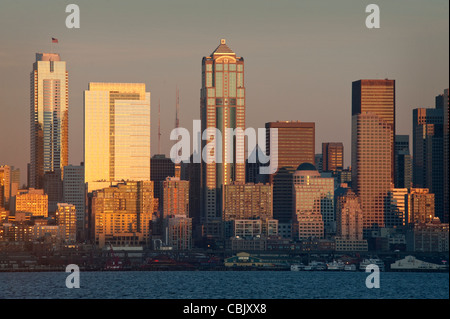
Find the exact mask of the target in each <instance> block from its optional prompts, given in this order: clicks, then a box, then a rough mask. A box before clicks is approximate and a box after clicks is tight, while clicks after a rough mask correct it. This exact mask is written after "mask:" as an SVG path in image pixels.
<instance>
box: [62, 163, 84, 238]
mask: <svg viewBox="0 0 450 319" xmlns="http://www.w3.org/2000/svg"><path fill="white" fill-rule="evenodd" d="M63 198H64V203H68V204H72V205H75V210H76V217H77V238H80V239H81V238H84V236H85V233H84V232H85V229H86V226H85V224H86V222H85V215H86V213H85V208H86V185H85V183H84V165H83V163H81V165H68V166H66V167H64V177H63Z"/></svg>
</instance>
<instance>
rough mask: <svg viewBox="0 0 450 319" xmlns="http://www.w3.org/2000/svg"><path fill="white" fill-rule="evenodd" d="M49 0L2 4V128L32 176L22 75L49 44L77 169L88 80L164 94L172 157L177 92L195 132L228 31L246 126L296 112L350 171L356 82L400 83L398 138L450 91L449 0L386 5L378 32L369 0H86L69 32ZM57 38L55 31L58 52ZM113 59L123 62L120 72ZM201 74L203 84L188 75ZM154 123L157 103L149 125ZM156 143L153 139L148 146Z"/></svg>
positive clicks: (13, 157) (10, 157) (14, 161)
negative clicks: (216, 52) (339, 149)
mask: <svg viewBox="0 0 450 319" xmlns="http://www.w3.org/2000/svg"><path fill="white" fill-rule="evenodd" d="M46 3H47V4H53V5H50V6H42V7H40V6H35V4H30V3H27V4H26V6H27V7H26V8H27V10H24V8H25V7H24V4H23V3H19V4H14V3H6V4H2V5H1V6H2V10H1V11H0V21H2V22H1V23H2V28H0V29H1V31H0V35H1V39H3V42H4V43H5V46H4V48H5V49H2V51H0V53H1V55H0V58H1V62H0V73H1V74H8V77H5V76H3V75H2V77H1V81H2V85H1V86H0V96H1V99H0V109H1V120H2V129H1V134H2V136H13V137H14V138H10V139H2V140H1V142H0V149H1V150H2V151H1V152H0V162H1V163H3V164H8V165H13V166H15V167H16V168H20V169H21V171H22V174H21V182H22V183H24V182H25V181H26V175H27V174H26V164H27V163H28V162H29V149H28V145H29V128H28V118H29V80H27V76H26V75H27V73H28V74H29V70H30V67H31V65H32V63H33V56H34V55H35V54H36V53H38V52H48V51H49V48H50V49H51V51H53V52H57V53H59V54H60V56H61V59H62V60H63V61H66V62H67V71H68V72H69V83H70V87H69V119H70V120H69V164H72V165H78V164H79V163H80V162H81V161H82V160H83V159H82V156H83V155H82V154H83V152H82V144H83V138H82V129H81V127H82V118H83V112H82V107H83V102H82V100H83V91H84V90H86V89H87V86H88V83H89V82H96V81H97V82H132V83H141V82H142V83H145V84H146V87H147V90H148V91H149V92H151V94H152V102H153V105H154V106H155V105H156V103H157V99H158V100H161V106H162V108H161V123H162V126H161V127H162V134H163V135H162V141H163V143H162V145H163V149H162V152H163V153H165V154H168V152H169V147H170V146H171V145H172V142H169V133H170V131H171V130H172V129H173V128H174V125H173V122H174V119H175V104H176V87H177V86H178V88H179V90H180V100H181V102H180V105H181V110H180V111H181V116H180V126H182V127H186V128H188V129H190V127H191V125H192V124H191V122H192V120H194V119H199V118H200V114H199V104H198V98H199V90H200V88H201V72H200V71H199V66H200V65H201V58H202V57H203V56H204V55H205V52H208V51H210V50H211V45H214V44H215V43H217V42H218V41H219V40H220V39H221V38H225V39H227V44H228V43H229V44H230V47H232V48H236V50H237V51H238V52H239V55H240V56H244V57H245V58H246V79H245V83H246V104H247V107H246V126H247V127H264V126H263V125H264V123H266V122H271V121H277V120H280V121H284V120H291V119H295V120H299V121H302V122H314V123H316V141H315V143H316V150H319V149H320V145H321V143H322V142H342V143H343V144H344V151H345V155H344V158H345V163H344V166H345V167H347V166H349V165H350V158H351V156H350V151H351V144H350V136H351V133H350V129H349V128H350V127H351V115H350V114H351V112H350V108H351V82H352V81H356V80H358V79H364V78H390V79H395V80H396V84H397V85H396V123H397V126H396V134H408V135H410V138H411V134H412V128H411V123H412V120H411V119H412V109H414V108H419V107H432V106H433V104H434V97H435V96H436V95H438V94H442V92H443V90H444V89H445V88H446V87H448V28H447V26H448V3H447V2H445V1H442V2H435V3H433V5H430V4H424V3H420V2H416V1H414V2H397V3H395V4H391V3H388V2H386V1H380V2H378V4H379V6H380V10H381V21H382V22H381V28H380V29H376V30H370V29H367V28H366V27H365V24H364V21H365V18H366V15H367V14H366V13H365V10H364V9H365V6H366V4H365V3H361V4H359V5H354V4H352V3H351V2H350V1H342V2H339V3H338V4H335V3H329V4H328V6H324V5H323V4H313V3H312V2H309V1H305V2H302V3H296V2H292V1H282V2H280V3H277V4H270V3H264V4H261V5H260V6H259V8H258V10H254V9H253V7H252V4H254V3H255V2H253V1H248V2H244V3H242V4H241V3H239V5H240V9H241V10H240V11H239V12H237V13H236V14H235V15H234V16H233V18H232V19H230V21H228V20H226V19H225V17H226V16H227V14H225V13H230V12H231V9H229V8H227V7H224V6H223V5H222V4H220V3H219V2H217V3H216V2H214V3H212V5H211V6H210V7H208V8H207V7H205V6H201V4H203V3H204V1H195V2H194V4H193V5H192V3H191V6H189V5H186V4H182V3H178V2H177V1H173V2H172V3H171V4H175V6H174V7H173V8H175V9H173V10H172V7H170V5H168V4H161V3H159V4H147V3H144V2H138V1H136V2H133V4H134V6H133V5H128V6H126V7H124V4H120V3H118V2H111V4H110V6H109V8H108V9H105V8H103V7H102V6H101V4H89V3H87V2H80V3H78V5H79V6H80V10H81V21H82V23H81V27H80V29H73V30H71V29H67V28H66V27H65V25H64V20H65V18H66V16H67V14H66V13H65V12H64V9H65V4H55V3H56V2H55V1H46ZM236 3H237V2H236ZM196 5H198V6H196ZM199 7H201V8H202V10H205V11H201V10H200V11H199V10H197V11H199V12H197V11H196V10H195V9H196V8H199ZM3 8H5V10H3ZM44 8H45V10H44ZM145 9H148V10H147V13H148V12H149V14H150V19H147V20H148V21H147V20H146V22H145V23H144V22H142V24H139V23H138V22H134V23H132V21H139V22H141V21H142V20H139V19H138V18H141V17H142V16H141V13H140V12H141V11H142V12H145V11H146V10H145ZM152 9H153V10H152ZM177 9H178V10H177ZM20 10H24V11H25V16H28V15H30V23H29V24H28V23H27V24H23V25H22V24H21V22H20V21H13V20H12V19H11V17H14V16H17V14H18V12H19V11H20ZM214 10H221V11H220V12H221V14H220V15H217V16H214V19H218V20H219V21H218V23H216V24H214V25H213V26H211V27H210V28H203V27H202V25H201V24H200V23H199V22H197V21H195V17H200V16H203V14H202V13H204V16H205V18H206V21H205V22H209V23H210V24H212V21H214V19H213V18H212V17H213V15H211V16H208V13H212V12H213V11H214ZM7 12H8V14H7V15H6V13H7ZM119 12H127V13H129V14H130V17H133V18H132V19H133V20H131V19H130V20H127V19H129V18H128V15H122V16H121V19H122V20H121V21H122V22H123V23H128V24H127V28H123V30H122V29H120V28H118V27H117V25H116V24H114V23H113V22H112V21H113V20H114V17H115V15H114V14H118V13H119ZM181 12H183V15H180V13H181ZM133 14H134V15H137V17H135V16H134V15H133ZM111 17H113V19H111ZM318 17H320V19H315V18H318ZM412 17H414V19H413V18H412ZM151 18H154V19H151ZM241 18H243V19H241ZM42 19H45V21H46V22H47V23H46V24H45V26H44V25H38V27H36V28H34V29H33V30H31V28H30V25H32V24H33V22H36V23H38V21H40V20H42ZM164 19H165V20H164ZM316 20H318V21H320V22H317V21H316ZM183 25H185V26H186V27H182V26H183ZM246 26H247V27H248V26H250V27H249V28H245V27H246ZM11 28H14V29H15V33H14V34H10V33H9V32H8V30H9V29H11ZM125 30H126V32H125ZM146 30H152V32H151V37H148V41H142V39H143V38H142V36H143V35H144V34H145V32H146ZM155 30H156V32H154V31H155ZM114 31H117V32H114ZM130 31H131V32H130ZM133 32H134V33H133ZM113 35H114V39H115V41H117V39H119V40H120V41H121V42H120V43H121V45H120V46H117V45H115V42H114V41H113V38H111V37H112V36H113ZM130 35H131V36H130ZM51 37H55V38H57V39H59V44H55V45H53V48H51V47H50V46H51ZM336 38H338V39H339V41H336ZM18 39H20V40H18ZM144 39H145V38H144ZM144 42H145V43H144ZM111 52H113V54H111ZM107 53H109V54H107ZM280 57H283V58H280ZM86 62H88V63H86ZM111 63H114V66H115V67H114V68H112V69H113V70H112V71H111V70H110V69H111V65H112V64H111ZM124 70H126V71H124ZM195 78H196V79H197V81H192V79H195ZM324 90H326V92H327V94H324V92H325V91H324ZM262 92H264V94H262ZM266 92H269V93H267V94H266ZM330 105H333V106H336V107H330ZM261 109H262V110H263V112H261ZM157 120H158V119H157V112H155V111H154V112H152V117H151V123H157ZM156 129H157V126H156V125H152V134H151V136H152V144H153V145H157V134H156V131H155V130H156ZM164 141H167V142H168V143H164ZM14 145H22V146H23V147H14ZM156 150H157V148H156V147H152V152H151V154H152V155H154V154H155V153H156Z"/></svg>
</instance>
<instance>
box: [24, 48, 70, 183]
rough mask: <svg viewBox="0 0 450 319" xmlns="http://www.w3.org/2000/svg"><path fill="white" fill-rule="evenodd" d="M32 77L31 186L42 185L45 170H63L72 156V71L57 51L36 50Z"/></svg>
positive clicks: (29, 180)
mask: <svg viewBox="0 0 450 319" xmlns="http://www.w3.org/2000/svg"><path fill="white" fill-rule="evenodd" d="M30 80H31V83H30V92H31V97H30V172H29V176H28V186H29V187H32V188H42V186H43V185H42V183H43V176H44V173H46V172H51V171H55V170H57V169H61V170H63V167H64V166H66V165H67V164H68V160H69V89H68V85H69V75H68V72H67V71H66V62H65V61H61V58H60V56H59V54H57V53H36V62H34V63H33V71H32V72H31V74H30ZM62 174H64V172H62Z"/></svg>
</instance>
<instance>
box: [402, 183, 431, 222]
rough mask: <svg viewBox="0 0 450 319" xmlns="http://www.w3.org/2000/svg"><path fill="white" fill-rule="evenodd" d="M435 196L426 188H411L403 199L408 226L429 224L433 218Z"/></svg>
mask: <svg viewBox="0 0 450 319" xmlns="http://www.w3.org/2000/svg"><path fill="white" fill-rule="evenodd" d="M434 205H435V195H434V194H433V193H430V191H429V189H428V188H411V189H410V191H409V192H408V194H407V196H406V199H405V211H406V222H407V223H408V224H418V223H430V222H432V221H433V218H434V217H435V206H434Z"/></svg>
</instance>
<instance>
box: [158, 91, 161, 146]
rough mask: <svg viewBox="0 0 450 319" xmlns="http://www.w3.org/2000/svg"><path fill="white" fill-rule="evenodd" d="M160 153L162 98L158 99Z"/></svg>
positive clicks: (159, 141)
mask: <svg viewBox="0 0 450 319" xmlns="http://www.w3.org/2000/svg"><path fill="white" fill-rule="evenodd" d="M158 154H161V99H158Z"/></svg>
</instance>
